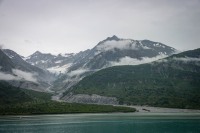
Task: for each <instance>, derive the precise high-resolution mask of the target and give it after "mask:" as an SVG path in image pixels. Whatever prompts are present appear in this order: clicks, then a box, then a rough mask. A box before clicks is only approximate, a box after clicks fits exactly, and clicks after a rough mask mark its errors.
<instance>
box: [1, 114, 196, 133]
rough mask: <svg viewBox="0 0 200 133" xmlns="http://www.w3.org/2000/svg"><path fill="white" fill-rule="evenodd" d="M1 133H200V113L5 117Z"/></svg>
mask: <svg viewBox="0 0 200 133" xmlns="http://www.w3.org/2000/svg"><path fill="white" fill-rule="evenodd" d="M0 132H1V133H12V132H13V133H33V132H36V133H160V132H162V133H200V114H188V113H187V114H176V113H173V114H170V113H168V114H167V113H164V114H162V113H146V114H142V113H128V114H123V113H118V114H70V115H36V116H2V117H0Z"/></svg>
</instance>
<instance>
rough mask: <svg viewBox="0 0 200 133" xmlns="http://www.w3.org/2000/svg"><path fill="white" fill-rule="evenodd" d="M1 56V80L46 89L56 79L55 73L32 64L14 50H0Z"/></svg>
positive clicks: (26, 86)
mask: <svg viewBox="0 0 200 133" xmlns="http://www.w3.org/2000/svg"><path fill="white" fill-rule="evenodd" d="M0 57H1V64H0V67H1V69H0V80H5V81H7V82H9V83H10V84H11V85H13V86H16V87H21V88H26V89H32V90H37V91H46V89H47V88H48V87H50V83H51V82H52V81H53V80H54V79H55V77H54V76H53V74H51V73H49V72H48V71H46V70H42V69H40V68H38V67H36V66H33V65H30V64H29V63H27V62H26V61H24V60H23V59H22V56H20V55H18V54H17V53H16V52H14V51H12V50H9V49H2V50H0Z"/></svg>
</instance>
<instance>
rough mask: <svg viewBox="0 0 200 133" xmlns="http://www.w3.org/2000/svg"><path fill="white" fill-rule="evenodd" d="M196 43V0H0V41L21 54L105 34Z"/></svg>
mask: <svg viewBox="0 0 200 133" xmlns="http://www.w3.org/2000/svg"><path fill="white" fill-rule="evenodd" d="M112 35H117V36H118V37H120V38H131V39H135V40H142V39H149V40H152V41H158V42H162V43H164V44H166V45H169V46H172V47H174V48H177V49H179V50H186V49H194V48H198V47H200V0H0V44H1V45H3V48H9V49H12V50H14V51H16V52H18V53H19V54H21V55H24V56H28V55H30V54H32V53H33V52H35V51H36V50H40V51H41V52H47V53H53V54H58V53H71V52H79V51H81V50H86V49H88V48H92V47H94V46H95V45H96V44H97V43H98V42H99V41H101V40H103V39H105V38H107V37H108V36H112Z"/></svg>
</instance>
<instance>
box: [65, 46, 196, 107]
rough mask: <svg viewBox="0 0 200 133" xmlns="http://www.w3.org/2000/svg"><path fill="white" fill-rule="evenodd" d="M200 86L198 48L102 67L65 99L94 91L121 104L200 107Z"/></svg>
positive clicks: (67, 94) (77, 100)
mask: <svg viewBox="0 0 200 133" xmlns="http://www.w3.org/2000/svg"><path fill="white" fill-rule="evenodd" d="M199 86H200V49H196V50H191V51H186V52H183V53H180V54H175V55H172V56H170V57H167V58H164V59H160V60H157V61H154V62H151V63H147V64H141V65H136V66H115V67H110V68H107V69H103V70H100V71H98V72H96V73H94V74H92V75H90V76H87V77H85V78H83V80H81V81H80V82H79V83H78V84H77V85H75V86H73V87H71V88H70V89H69V90H68V91H67V92H65V93H64V96H63V98H62V99H63V100H66V101H70V102H73V99H75V100H74V102H80V101H81V99H84V97H80V95H94V94H95V95H99V96H106V97H113V98H117V100H118V102H119V103H120V104H132V105H151V106H162V107H178V108H197V109H200V88H199ZM69 94H70V97H72V98H70V97H69ZM77 95H78V96H79V97H77ZM75 97H76V98H75Z"/></svg>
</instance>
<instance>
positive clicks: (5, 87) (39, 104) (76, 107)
mask: <svg viewBox="0 0 200 133" xmlns="http://www.w3.org/2000/svg"><path fill="white" fill-rule="evenodd" d="M0 105H1V106H0V115H19V114H60V113H62V114H63V113H97V112H134V111H135V109H134V108H126V107H114V106H111V105H85V104H73V103H64V102H55V101H51V94H49V93H44V92H36V91H32V90H26V89H21V88H17V87H13V86H11V85H9V84H8V83H7V82H3V81H0Z"/></svg>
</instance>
